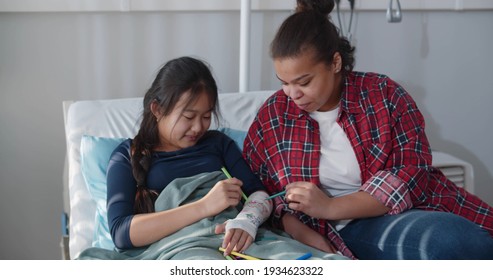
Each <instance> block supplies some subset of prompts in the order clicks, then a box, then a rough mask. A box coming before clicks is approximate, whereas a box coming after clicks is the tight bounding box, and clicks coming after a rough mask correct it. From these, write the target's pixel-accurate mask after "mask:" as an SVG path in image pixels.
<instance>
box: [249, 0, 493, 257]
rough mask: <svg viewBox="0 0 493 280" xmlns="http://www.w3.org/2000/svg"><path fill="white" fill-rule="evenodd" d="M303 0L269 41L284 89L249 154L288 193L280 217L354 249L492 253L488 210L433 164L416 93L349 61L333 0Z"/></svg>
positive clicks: (355, 252) (265, 113)
mask: <svg viewBox="0 0 493 280" xmlns="http://www.w3.org/2000/svg"><path fill="white" fill-rule="evenodd" d="M297 2H298V6H297V9H296V13H295V14H293V15H291V16H290V17H288V18H287V19H286V20H285V21H284V22H283V24H282V25H281V27H280V28H279V30H278V32H277V34H276V36H275V38H274V40H273V42H272V45H271V55H272V58H273V60H274V67H275V70H276V73H277V77H278V78H279V80H280V81H281V83H282V90H280V91H278V92H276V93H275V94H274V95H273V96H271V97H270V98H269V100H268V101H267V102H266V103H265V104H264V106H263V107H262V108H261V109H260V110H259V112H258V115H257V117H256V119H255V120H254V122H253V124H252V126H251V127H250V129H249V132H248V135H247V138H246V140H245V144H244V151H243V153H244V157H245V159H246V160H247V162H248V163H249V165H250V167H251V168H252V170H253V171H254V172H255V173H257V174H258V175H259V176H260V177H261V180H262V181H263V183H264V185H265V186H266V187H267V189H268V191H269V192H270V193H276V192H280V191H282V190H284V189H285V190H286V195H285V196H284V198H282V197H280V198H277V199H276V200H275V211H274V221H275V222H277V224H278V226H280V227H283V228H284V229H285V231H286V232H288V233H289V234H291V235H292V236H293V237H294V238H295V239H297V240H299V241H302V242H304V243H306V244H309V245H312V246H314V247H317V248H319V249H321V250H325V251H334V250H339V251H340V252H342V253H343V254H344V255H346V256H348V257H353V258H362V259H466V258H473V259H483V258H486V259H492V258H493V238H492V237H491V236H492V235H493V208H492V207H491V206H489V205H488V204H486V203H485V202H483V201H481V200H480V199H479V198H478V197H476V196H474V195H472V194H469V193H467V192H466V191H464V190H463V189H460V188H458V187H456V186H455V185H454V184H453V183H452V182H450V181H449V180H447V178H446V177H445V176H444V175H443V174H442V173H441V172H440V171H439V170H437V169H435V168H433V167H432V166H431V151H430V147H429V144H428V140H427V138H426V135H425V130H424V119H423V116H422V115H421V113H420V112H419V110H418V108H417V106H416V104H415V102H414V100H413V99H412V98H411V96H410V95H409V94H408V93H407V92H406V91H405V90H404V89H403V88H402V87H401V86H400V85H398V84H397V83H396V82H394V81H392V80H391V79H390V78H388V77H386V76H384V75H380V74H376V73H362V72H354V71H353V70H352V69H353V64H354V57H353V52H354V48H353V47H352V46H351V45H350V44H349V42H348V41H347V40H346V39H345V38H341V37H340V36H339V34H338V30H337V28H336V27H335V26H334V25H333V23H332V22H331V21H330V18H329V17H328V14H329V13H330V12H331V11H332V9H333V7H334V3H333V1H332V0H325V1H323V0H318V1H317V0H312V1H309V0H298V1H297ZM425 210H432V211H425ZM433 210H436V211H433Z"/></svg>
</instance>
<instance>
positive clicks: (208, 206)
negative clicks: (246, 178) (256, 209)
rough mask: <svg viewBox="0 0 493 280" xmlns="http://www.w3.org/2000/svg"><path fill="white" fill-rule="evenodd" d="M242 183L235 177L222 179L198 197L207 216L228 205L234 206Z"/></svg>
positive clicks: (238, 197) (220, 210)
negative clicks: (202, 195)
mask: <svg viewBox="0 0 493 280" xmlns="http://www.w3.org/2000/svg"><path fill="white" fill-rule="evenodd" d="M242 185H243V183H242V182H241V181H240V180H239V179H236V178H231V179H226V180H222V181H219V182H217V183H216V185H214V187H213V188H212V189H211V190H210V191H209V192H208V193H207V194H206V195H205V196H204V197H203V198H201V199H200V201H202V203H203V205H204V209H205V215H206V216H207V217H211V216H215V215H217V214H219V213H220V212H222V211H223V210H224V209H226V208H228V207H230V206H236V205H238V203H239V202H240V200H241V186H242Z"/></svg>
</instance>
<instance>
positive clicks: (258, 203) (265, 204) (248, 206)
mask: <svg viewBox="0 0 493 280" xmlns="http://www.w3.org/2000/svg"><path fill="white" fill-rule="evenodd" d="M267 197H269V195H268V194H267V193H266V192H261V191H257V192H254V193H252V194H251V195H250V196H249V197H248V200H247V201H246V202H245V205H244V206H243V209H242V210H241V212H240V213H239V214H238V216H236V218H234V219H232V220H229V221H228V222H227V223H226V231H228V230H230V229H235V228H239V229H242V230H244V231H246V232H248V234H249V235H250V236H251V237H252V238H253V239H255V236H256V235H257V229H258V227H259V226H260V225H261V224H262V223H263V222H265V221H266V220H267V218H269V215H270V213H271V212H272V201H270V200H266V198H267Z"/></svg>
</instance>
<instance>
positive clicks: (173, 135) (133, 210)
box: [107, 57, 272, 255]
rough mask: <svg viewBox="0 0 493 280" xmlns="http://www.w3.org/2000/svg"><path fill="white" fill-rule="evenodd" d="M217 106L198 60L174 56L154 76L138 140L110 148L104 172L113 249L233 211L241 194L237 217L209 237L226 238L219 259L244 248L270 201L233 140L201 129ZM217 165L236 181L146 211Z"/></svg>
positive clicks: (211, 85)
mask: <svg viewBox="0 0 493 280" xmlns="http://www.w3.org/2000/svg"><path fill="white" fill-rule="evenodd" d="M217 102H218V93H217V86H216V82H215V80H214V78H213V77H212V74H211V72H210V70H209V68H208V67H207V66H206V65H205V64H204V63H203V62H202V61H199V60H197V59H194V58H190V57H181V58H178V59H174V60H171V61H169V62H168V63H166V64H165V65H164V66H163V67H162V69H161V70H160V71H159V73H158V74H157V77H156V79H155V80H154V82H153V84H152V86H151V88H150V89H149V90H148V91H147V93H146V94H145V97H144V102H143V103H144V108H143V109H144V111H143V119H142V123H141V126H140V129H139V132H138V134H137V135H136V136H135V138H134V139H128V140H126V141H124V142H123V143H121V144H120V145H119V146H118V147H117V148H116V149H115V151H114V152H113V154H112V156H111V159H110V162H109V166H108V170H107V185H108V195H107V207H108V223H109V228H110V232H111V236H112V238H113V241H114V243H115V245H116V247H117V248H118V249H131V248H135V247H142V246H146V245H149V244H151V243H154V242H156V241H158V240H160V239H162V238H164V237H166V236H169V235H170V234H172V233H175V232H176V231H178V230H180V229H182V228H184V227H186V226H188V225H191V224H193V223H195V222H197V221H199V220H201V219H203V218H206V217H212V216H214V215H216V214H218V213H220V212H222V211H223V210H225V209H227V208H229V207H232V206H236V205H238V203H240V200H241V199H242V191H243V192H244V193H245V194H246V195H248V196H249V200H248V202H247V203H246V204H245V205H244V207H243V210H242V212H240V214H239V215H238V216H237V218H236V219H233V220H229V221H227V222H226V223H225V224H220V225H218V226H217V228H216V233H223V232H224V231H225V232H226V234H225V237H224V241H223V244H222V247H224V248H225V249H226V250H225V253H224V254H225V255H227V254H229V252H231V250H233V249H234V250H235V251H244V250H246V249H247V248H248V247H249V245H250V244H251V243H252V241H253V240H254V238H255V234H256V231H257V228H258V226H259V225H260V224H261V223H262V222H264V221H265V220H266V219H267V217H268V216H269V214H270V213H271V211H272V203H271V202H270V201H269V200H265V198H266V197H267V194H266V192H265V191H264V187H263V186H262V183H261V182H260V181H259V179H258V178H257V177H256V176H255V175H254V174H253V173H252V172H251V171H250V169H249V167H248V165H246V163H245V161H244V160H243V158H242V155H241V152H240V150H239V149H238V147H237V146H236V144H235V142H234V141H233V140H232V139H230V138H229V137H227V136H226V135H224V134H222V133H220V132H218V131H212V130H208V129H209V126H210V124H211V118H212V116H215V117H216V119H217V117H218V116H217V113H218V108H217ZM222 167H225V168H226V169H227V170H228V171H229V172H230V173H231V174H232V175H233V176H235V177H236V178H230V179H226V180H221V181H219V182H217V183H216V184H215V185H214V187H213V188H212V189H211V190H210V191H209V192H208V193H207V194H206V195H205V196H204V197H202V198H201V199H199V200H196V201H194V202H191V203H188V204H185V205H180V206H178V207H176V208H173V209H170V210H165V211H160V212H155V211H154V202H155V200H156V197H157V196H158V194H159V193H160V192H161V191H162V190H163V189H164V188H165V187H166V186H167V185H168V183H170V182H172V181H173V180H174V179H176V178H184V177H189V176H192V175H196V174H200V173H204V172H213V171H220V170H221V168H222Z"/></svg>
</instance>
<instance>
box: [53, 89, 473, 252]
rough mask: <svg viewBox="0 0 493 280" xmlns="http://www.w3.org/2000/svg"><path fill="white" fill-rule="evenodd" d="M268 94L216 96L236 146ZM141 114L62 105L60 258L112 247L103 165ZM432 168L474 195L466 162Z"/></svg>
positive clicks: (137, 102) (137, 101) (440, 160)
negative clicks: (63, 158)
mask: <svg viewBox="0 0 493 280" xmlns="http://www.w3.org/2000/svg"><path fill="white" fill-rule="evenodd" d="M273 92H274V91H254V92H245V93H222V94H220V95H219V104H220V112H221V115H222V119H223V120H224V123H221V127H222V129H223V131H224V132H225V133H227V134H229V135H230V136H231V137H232V138H233V139H234V140H235V141H237V143H238V144H239V145H240V146H241V145H242V141H243V139H244V136H245V132H246V130H247V129H248V127H249V125H250V123H251V122H252V120H253V118H254V116H255V114H256V112H257V110H258V108H259V107H260V106H261V104H262V103H263V102H264V101H265V99H266V98H267V97H268V96H269V95H271V94H272V93H273ZM141 110H142V98H123V99H108V100H84V101H65V102H63V112H64V124H65V136H66V144H67V151H66V153H67V154H66V163H65V170H64V213H63V214H62V238H61V250H62V255H63V258H64V259H74V258H76V257H77V256H78V254H79V253H80V252H81V251H82V250H84V249H85V248H88V247H91V246H97V247H103V248H107V247H111V246H113V244H112V242H111V238H110V235H109V233H108V226H107V224H105V222H106V220H105V219H106V217H105V213H106V212H105V209H106V205H105V203H106V200H105V195H106V193H105V177H104V175H105V166H106V163H107V160H108V158H109V153H111V151H112V149H113V148H114V147H115V146H116V145H117V144H118V143H119V141H120V139H121V138H132V137H133V136H134V135H135V134H136V132H137V130H138V127H139V117H140V115H141ZM218 126H219V124H216V123H213V125H212V127H214V128H216V127H218ZM433 165H434V166H436V167H438V168H440V169H441V170H442V171H443V172H444V173H445V175H447V176H448V178H450V179H451V180H452V181H454V182H455V183H456V184H457V185H459V186H461V187H464V188H466V189H467V190H468V191H469V192H471V193H474V177H473V168H472V166H471V164H469V163H467V162H465V161H463V160H461V159H459V158H456V157H454V156H452V155H450V154H447V153H444V152H440V151H433ZM83 173H84V174H83ZM84 175H86V176H84Z"/></svg>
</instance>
